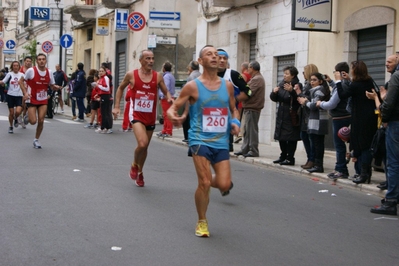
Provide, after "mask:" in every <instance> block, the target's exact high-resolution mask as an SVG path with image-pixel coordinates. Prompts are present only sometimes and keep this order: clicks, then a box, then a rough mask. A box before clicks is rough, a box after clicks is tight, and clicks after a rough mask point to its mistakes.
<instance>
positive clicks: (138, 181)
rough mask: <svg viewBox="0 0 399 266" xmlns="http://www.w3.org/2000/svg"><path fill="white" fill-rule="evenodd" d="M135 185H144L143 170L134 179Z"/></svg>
mask: <svg viewBox="0 0 399 266" xmlns="http://www.w3.org/2000/svg"><path fill="white" fill-rule="evenodd" d="M136 186H138V187H144V176H143V172H141V173H140V174H138V176H137V179H136Z"/></svg>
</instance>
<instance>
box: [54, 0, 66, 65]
mask: <svg viewBox="0 0 399 266" xmlns="http://www.w3.org/2000/svg"><path fill="white" fill-rule="evenodd" d="M54 2H55V4H56V5H57V8H58V10H59V11H60V40H59V46H60V48H59V49H60V55H59V56H60V57H59V62H58V63H59V64H60V66H61V68H62V47H61V37H62V31H63V26H64V25H63V24H64V23H63V22H64V9H63V8H59V7H58V5H59V4H60V2H61V0H54ZM62 69H63V68H62Z"/></svg>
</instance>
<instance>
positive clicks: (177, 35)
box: [175, 34, 179, 78]
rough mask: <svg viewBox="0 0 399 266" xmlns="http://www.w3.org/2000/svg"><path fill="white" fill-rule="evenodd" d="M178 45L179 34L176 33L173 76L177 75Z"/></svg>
mask: <svg viewBox="0 0 399 266" xmlns="http://www.w3.org/2000/svg"><path fill="white" fill-rule="evenodd" d="M178 46H179V34H176V48H175V51H176V53H175V78H176V77H177V54H178Z"/></svg>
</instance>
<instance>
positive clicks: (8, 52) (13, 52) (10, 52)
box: [3, 50, 15, 54]
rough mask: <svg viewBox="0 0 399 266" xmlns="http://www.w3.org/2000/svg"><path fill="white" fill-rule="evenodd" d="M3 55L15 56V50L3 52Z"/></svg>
mask: <svg viewBox="0 0 399 266" xmlns="http://www.w3.org/2000/svg"><path fill="white" fill-rule="evenodd" d="M3 54H15V50H3Z"/></svg>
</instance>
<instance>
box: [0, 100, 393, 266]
mask: <svg viewBox="0 0 399 266" xmlns="http://www.w3.org/2000/svg"><path fill="white" fill-rule="evenodd" d="M6 115H7V109H6V106H5V105H4V104H0V139H1V144H0V147H1V149H0V151H1V152H0V182H1V186H0V225H1V226H0V266H14V265H38V266H39V265H85V266H91V265H93V266H98V265H380V264H381V265H397V263H398V261H399V255H398V249H397V244H396V243H397V240H398V238H399V221H398V220H397V218H396V217H385V218H383V217H381V216H378V215H375V214H371V213H370V212H369V209H370V207H372V206H373V205H375V204H377V203H378V202H379V198H378V197H376V196H373V195H367V194H365V193H360V192H357V191H354V190H350V189H347V188H342V187H338V186H333V185H330V184H328V183H323V182H320V181H314V180H312V179H310V178H309V176H301V175H294V174H292V173H288V172H282V171H280V172H277V171H275V170H274V169H266V168H261V167H259V166H255V165H250V164H246V163H242V162H239V161H236V160H232V161H231V165H232V169H233V181H234V189H233V190H232V191H231V193H230V195H229V196H227V197H221V195H220V193H219V192H218V191H216V190H212V192H211V202H210V206H209V209H208V221H209V229H210V233H211V237H210V238H198V237H196V236H195V235H194V228H195V223H196V220H197V215H196V211H195V205H194V191H195V188H196V175H195V171H194V168H193V165H192V161H191V158H189V157H187V156H186V148H185V147H183V146H180V145H178V146H175V145H173V144H171V143H167V142H164V141H162V140H160V139H157V138H153V141H152V143H151V145H150V148H149V152H148V153H149V156H148V159H147V163H146V166H145V168H144V180H145V182H146V184H145V187H144V188H138V187H136V186H135V185H134V183H133V181H132V180H130V178H129V177H128V172H129V167H130V163H131V161H132V154H133V147H134V146H135V140H134V136H133V134H132V133H122V132H118V131H115V132H114V133H113V134H109V135H106V134H96V133H94V131H93V130H89V129H84V128H83V124H78V123H75V122H71V121H70V120H69V119H67V118H65V117H62V116H56V117H55V119H53V120H47V121H48V122H46V123H45V126H44V131H43V134H42V137H41V139H40V141H41V144H42V146H43V149H41V150H36V149H34V148H33V146H32V142H33V137H34V132H35V127H33V126H28V128H27V129H25V130H24V129H21V128H17V129H14V132H15V133H14V134H13V135H11V134H8V133H7V129H8V122H7V121H5V119H6V117H5V116H6ZM323 190H328V192H321V191H323ZM386 218H389V219H386ZM115 249H116V250H115Z"/></svg>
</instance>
